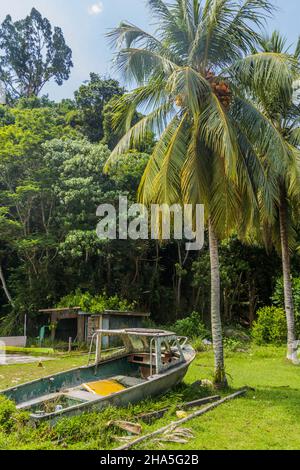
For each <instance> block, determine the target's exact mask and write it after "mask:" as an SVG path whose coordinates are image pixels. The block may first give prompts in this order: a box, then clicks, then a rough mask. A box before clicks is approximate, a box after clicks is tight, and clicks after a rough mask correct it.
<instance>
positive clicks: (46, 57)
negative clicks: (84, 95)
mask: <svg viewBox="0 0 300 470" xmlns="http://www.w3.org/2000/svg"><path fill="white" fill-rule="evenodd" d="M0 49H1V51H2V54H1V57H0V80H1V81H2V82H3V83H4V84H5V87H6V91H7V94H8V97H9V98H10V99H15V98H20V97H22V96H25V97H30V96H32V95H36V96H37V95H39V93H40V92H41V90H42V89H43V87H44V86H45V84H46V83H47V82H48V81H49V80H51V79H54V80H55V82H56V83H57V84H58V85H62V84H63V82H64V80H67V79H68V78H69V75H70V69H71V67H72V66H73V63H72V51H71V49H70V48H69V47H68V46H67V45H66V43H65V39H64V36H63V33H62V31H61V29H60V28H58V27H54V29H53V30H52V27H51V24H50V22H49V20H48V19H47V18H43V17H42V15H41V14H40V13H39V12H38V11H37V10H36V9H35V8H33V9H32V10H31V13H30V15H28V16H27V17H26V18H25V19H23V20H19V21H16V22H13V21H12V18H11V16H10V15H8V16H7V17H6V18H5V20H4V22H3V23H2V25H1V28H0Z"/></svg>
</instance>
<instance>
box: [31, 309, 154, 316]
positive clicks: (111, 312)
mask: <svg viewBox="0 0 300 470" xmlns="http://www.w3.org/2000/svg"><path fill="white" fill-rule="evenodd" d="M71 312H73V313H77V314H78V315H88V316H91V315H93V316H94V315H95V316H97V315H113V316H121V317H124V316H126V317H145V318H149V317H150V315H151V314H150V313H145V312H129V311H126V312H125V311H120V310H105V311H104V312H101V313H98V314H92V313H90V312H83V311H82V310H81V308H80V307H64V308H47V309H42V310H39V313H44V314H52V313H58V314H59V313H61V314H63V313H71Z"/></svg>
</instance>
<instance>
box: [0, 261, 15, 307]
mask: <svg viewBox="0 0 300 470" xmlns="http://www.w3.org/2000/svg"><path fill="white" fill-rule="evenodd" d="M0 280H1V284H2V287H3V290H4V292H5V295H6V297H7V300H8V301H9V303H10V304H11V305H13V300H12V298H11V295H10V293H9V290H8V288H7V284H6V280H5V277H4V273H3V269H2V265H1V263H0Z"/></svg>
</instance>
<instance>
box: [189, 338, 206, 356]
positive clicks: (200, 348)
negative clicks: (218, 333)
mask: <svg viewBox="0 0 300 470" xmlns="http://www.w3.org/2000/svg"><path fill="white" fill-rule="evenodd" d="M192 346H193V348H194V349H195V351H196V352H197V353H201V352H206V351H209V349H210V346H209V345H207V344H204V343H203V339H201V338H196V339H194V341H193V342H192Z"/></svg>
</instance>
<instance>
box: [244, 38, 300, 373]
mask: <svg viewBox="0 0 300 470" xmlns="http://www.w3.org/2000/svg"><path fill="white" fill-rule="evenodd" d="M260 50H261V51H263V52H267V53H275V54H286V55H290V58H291V65H292V66H291V69H290V79H289V81H288V82H287V90H286V92H285V94H281V93H279V92H278V90H277V89H276V86H274V87H270V88H269V89H268V90H267V92H266V90H259V89H256V88H255V87H252V86H251V85H250V86H249V92H250V93H253V95H254V97H255V99H256V101H257V105H258V106H259V107H260V108H261V109H262V111H263V113H264V115H265V116H266V117H267V119H269V120H270V122H271V123H272V125H273V126H274V129H276V131H277V132H278V135H279V137H280V139H281V141H282V145H284V146H285V147H286V157H287V158H286V159H285V160H284V161H283V162H282V168H281V171H279V173H277V174H275V181H276V184H277V186H278V194H279V197H278V199H277V200H275V201H274V205H275V210H276V218H275V220H273V223H272V224H271V225H272V230H271V238H272V240H273V243H275V246H276V247H278V250H279V251H280V252H281V257H282V271H283V281H284V282H283V284H284V302H285V312H286V318H287V330H288V341H287V358H288V359H289V360H291V361H292V362H294V363H296V364H299V360H298V357H297V349H298V348H297V344H296V343H295V342H296V340H297V336H296V325H295V312H294V302H293V295H292V276H291V258H290V251H291V250H292V249H293V248H294V247H295V242H296V240H295V235H296V233H295V230H294V226H295V224H293V223H295V222H296V220H295V219H297V218H299V209H298V207H299V202H300V152H299V147H300V103H299V101H295V100H294V99H293V80H295V79H296V78H298V77H299V70H298V67H297V66H296V64H295V63H294V61H295V62H296V63H297V64H298V63H299V60H300V40H299V42H298V45H297V47H296V50H295V52H294V53H290V52H289V49H286V40H285V39H284V38H283V37H282V36H281V35H280V34H279V33H278V32H277V31H275V32H274V33H273V34H272V35H271V36H270V37H268V36H267V37H264V38H262V39H261V40H260ZM294 83H295V82H294ZM298 86H300V85H299V83H298ZM263 220H264V217H263ZM264 225H265V226H267V232H270V227H268V225H269V222H268V221H265V224H264ZM293 225H294V226H293Z"/></svg>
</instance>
